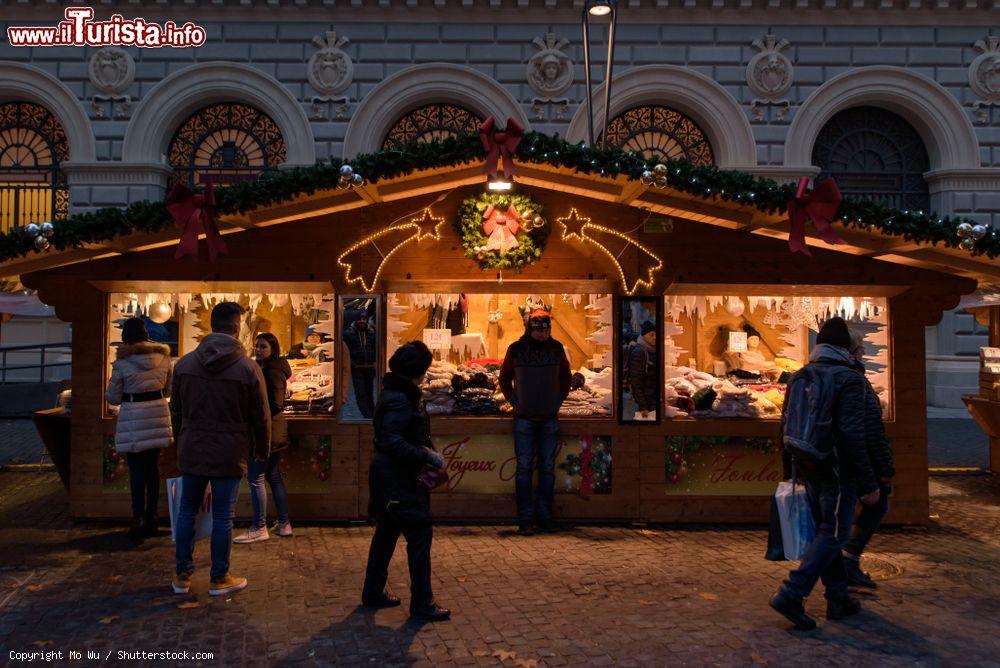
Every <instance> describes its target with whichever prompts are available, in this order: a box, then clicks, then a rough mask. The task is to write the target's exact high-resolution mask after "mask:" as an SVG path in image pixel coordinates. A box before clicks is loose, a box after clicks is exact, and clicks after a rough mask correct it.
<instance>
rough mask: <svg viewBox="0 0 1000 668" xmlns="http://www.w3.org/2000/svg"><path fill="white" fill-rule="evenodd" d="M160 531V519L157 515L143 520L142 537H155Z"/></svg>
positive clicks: (148, 516)
mask: <svg viewBox="0 0 1000 668" xmlns="http://www.w3.org/2000/svg"><path fill="white" fill-rule="evenodd" d="M159 530H160V517H159V516H158V515H156V514H155V513H154V514H152V515H147V516H146V517H145V518H143V520H142V535H143V536H149V537H152V536H155V535H156V534H157V533H158V532H159Z"/></svg>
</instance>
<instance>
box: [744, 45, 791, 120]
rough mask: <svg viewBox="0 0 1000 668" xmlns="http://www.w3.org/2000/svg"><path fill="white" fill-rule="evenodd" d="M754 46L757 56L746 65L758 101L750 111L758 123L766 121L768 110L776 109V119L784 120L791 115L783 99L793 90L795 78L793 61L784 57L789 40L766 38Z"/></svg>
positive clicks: (751, 86)
mask: <svg viewBox="0 0 1000 668" xmlns="http://www.w3.org/2000/svg"><path fill="white" fill-rule="evenodd" d="M752 45H753V47H754V48H755V49H756V50H757V51H758V53H757V55H755V56H754V57H753V58H751V59H750V63H749V64H748V65H747V85H748V86H749V87H750V90H751V91H753V93H754V95H756V96H757V97H756V98H754V100H753V101H752V102H751V103H750V110H751V111H752V112H753V114H754V117H755V119H756V120H760V121H763V120H765V116H766V113H767V112H766V107H775V108H776V110H777V113H776V114H775V117H776V119H778V120H781V119H783V118H784V117H785V115H786V114H787V113H788V107H789V102H788V100H785V99H780V98H781V97H782V96H783V95H784V94H785V93H787V92H788V89H789V88H791V87H792V80H793V76H794V67H793V66H792V61H790V60H789V59H788V57H787V56H785V55H784V54H783V53H781V52H782V51H783V50H784V49H786V48H787V47H788V40H787V39H782V40H779V39H778V38H777V37H776V36H774V35H765V36H764V39H763V40H760V39H755V40H754V41H753V43H752Z"/></svg>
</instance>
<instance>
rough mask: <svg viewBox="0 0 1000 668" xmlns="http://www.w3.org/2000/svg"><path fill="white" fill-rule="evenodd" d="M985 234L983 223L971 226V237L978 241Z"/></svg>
mask: <svg viewBox="0 0 1000 668" xmlns="http://www.w3.org/2000/svg"><path fill="white" fill-rule="evenodd" d="M985 236H986V226H985V225H974V226H973V227H972V238H973V239H975V240H976V241H979V240H980V239H982V238H983V237H985Z"/></svg>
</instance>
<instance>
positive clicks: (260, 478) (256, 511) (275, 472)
mask: <svg viewBox="0 0 1000 668" xmlns="http://www.w3.org/2000/svg"><path fill="white" fill-rule="evenodd" d="M280 466H281V453H280V452H275V453H272V454H271V456H270V457H268V458H267V459H266V460H265V459H253V458H251V459H250V461H248V462H247V484H249V485H250V501H251V503H252V504H253V524H251V526H252V527H254V528H256V529H263V528H264V527H265V526H267V489H266V488H265V487H264V480H265V479H266V480H267V482H268V484H269V485H271V493H272V494H273V495H274V507H275V508H276V509H277V511H278V522H280V523H281V524H287V523H288V490H287V489H286V488H285V480H284V478H282V477H281V468H280Z"/></svg>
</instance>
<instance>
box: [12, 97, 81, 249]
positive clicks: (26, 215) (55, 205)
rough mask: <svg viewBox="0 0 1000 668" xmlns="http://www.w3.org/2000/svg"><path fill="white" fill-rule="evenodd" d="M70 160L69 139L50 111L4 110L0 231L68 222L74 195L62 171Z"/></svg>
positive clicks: (34, 107) (33, 107) (25, 106)
mask: <svg viewBox="0 0 1000 668" xmlns="http://www.w3.org/2000/svg"><path fill="white" fill-rule="evenodd" d="M68 159H69V142H67V141H66V133H65V132H64V131H63V127H62V125H61V124H60V123H59V121H58V120H57V119H56V117H55V116H53V115H52V114H51V113H50V112H49V110H48V109H46V108H45V107H43V106H41V105H38V104H34V103H32V102H8V103H4V104H0V230H2V231H3V232H9V231H10V230H11V229H13V228H15V227H23V226H25V225H28V224H29V223H44V222H45V221H51V220H53V219H55V218H64V217H66V215H67V214H68V213H69V190H68V189H67V187H66V176H65V175H64V174H63V173H62V170H61V169H59V165H60V163H62V162H65V161H66V160H68Z"/></svg>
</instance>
